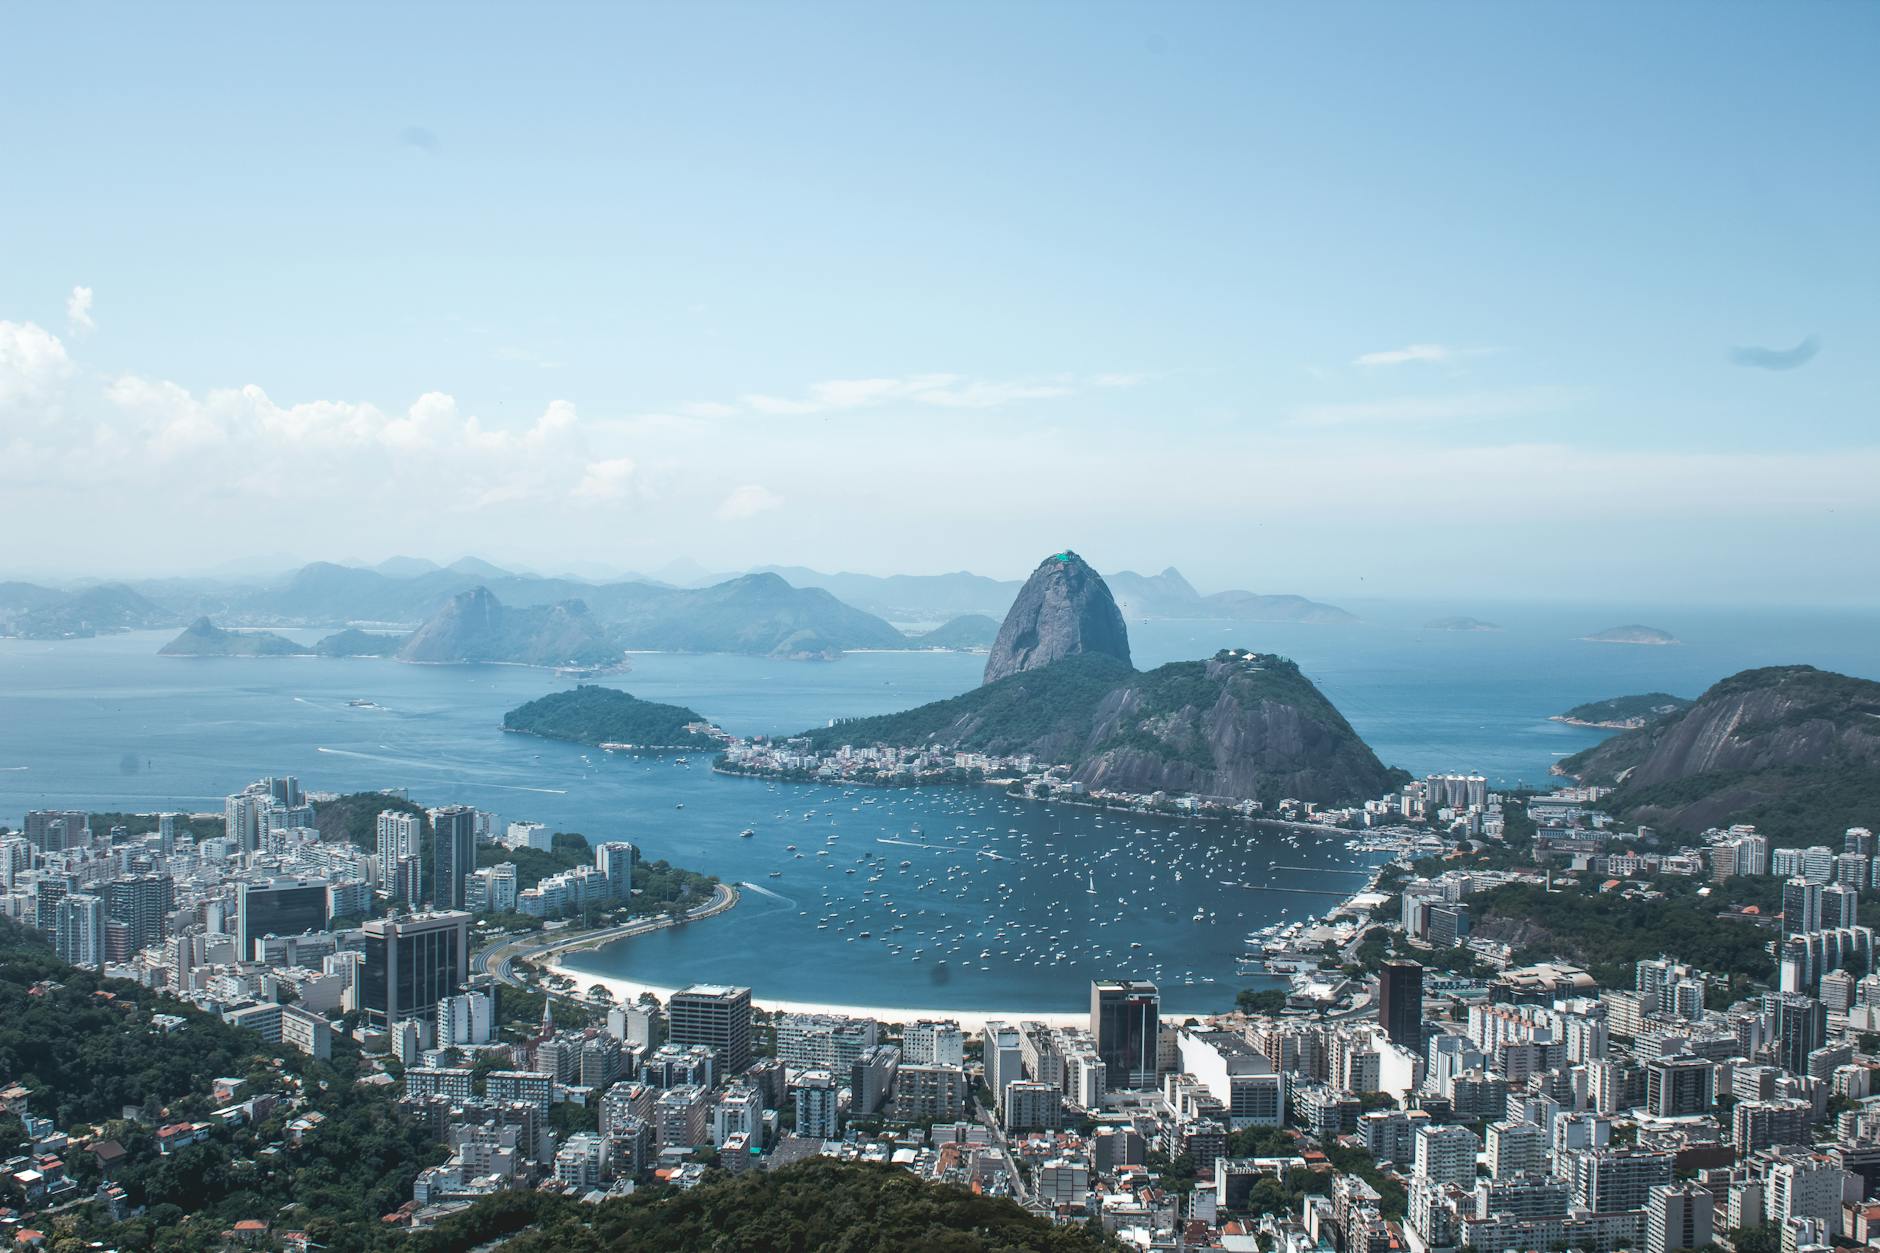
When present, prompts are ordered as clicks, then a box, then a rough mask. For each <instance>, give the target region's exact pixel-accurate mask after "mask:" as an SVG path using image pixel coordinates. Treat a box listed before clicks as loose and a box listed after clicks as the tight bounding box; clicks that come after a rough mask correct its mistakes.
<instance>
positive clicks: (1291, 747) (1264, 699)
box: [807, 649, 1401, 804]
mask: <svg viewBox="0 0 1880 1253" xmlns="http://www.w3.org/2000/svg"><path fill="white" fill-rule="evenodd" d="M807 735H808V738H809V739H810V740H811V742H812V743H813V744H814V745H815V746H817V747H819V748H832V747H835V746H837V745H840V744H893V745H898V746H902V747H919V746H933V747H945V748H952V749H962V750H966V751H971V752H984V753H994V754H999V755H1016V754H1022V753H1030V754H1032V755H1033V756H1035V757H1038V758H1040V759H1042V760H1044V761H1047V762H1052V763H1056V764H1064V765H1069V766H1070V767H1071V768H1072V772H1073V777H1075V778H1077V779H1080V780H1082V781H1083V782H1085V783H1087V784H1089V785H1091V786H1093V787H1102V788H1111V789H1115V790H1119V791H1128V792H1152V791H1158V790H1161V791H1168V792H1191V793H1195V794H1199V795H1208V796H1227V797H1234V798H1240V799H1256V800H1261V801H1265V802H1269V803H1270V802H1272V801H1275V800H1278V799H1280V798H1282V797H1295V798H1298V799H1301V800H1310V801H1317V802H1320V803H1323V804H1345V803H1353V802H1357V801H1362V800H1368V799H1371V798H1373V797H1376V796H1379V795H1382V794H1383V793H1384V792H1386V791H1388V790H1390V788H1391V787H1393V786H1395V785H1396V783H1397V782H1398V781H1399V780H1400V779H1401V775H1400V774H1398V773H1397V772H1393V771H1391V770H1390V769H1388V768H1387V767H1385V766H1384V764H1383V763H1382V762H1380V761H1379V760H1378V759H1377V755H1376V754H1375V753H1373V752H1372V751H1371V749H1370V747H1369V746H1368V745H1366V744H1365V743H1364V741H1363V740H1362V739H1360V738H1359V736H1358V734H1357V732H1355V731H1354V730H1352V728H1351V725H1350V723H1348V722H1346V721H1345V719H1344V716H1343V715H1341V714H1340V713H1339V712H1338V710H1337V709H1336V708H1334V707H1333V706H1332V704H1331V702H1330V701H1328V700H1326V699H1325V697H1324V695H1323V694H1322V693H1320V692H1319V690H1318V689H1317V688H1316V687H1314V686H1313V684H1312V682H1311V680H1309V679H1307V678H1306V677H1305V676H1304V675H1303V674H1301V673H1300V672H1299V667H1298V666H1296V665H1295V664H1294V663H1292V662H1291V661H1288V660H1286V659H1285V658H1283V657H1274V656H1271V655H1267V654H1254V653H1248V652H1241V651H1238V650H1232V649H1228V650H1223V651H1222V652H1220V653H1217V654H1216V655H1215V656H1214V657H1212V658H1210V659H1208V660H1206V661H1183V662H1173V663H1171V664H1169V665H1166V666H1160V667H1158V668H1156V669H1154V670H1151V671H1148V672H1147V673H1138V672H1136V671H1135V670H1133V669H1131V668H1130V667H1129V666H1128V665H1127V664H1125V663H1123V662H1121V661H1118V660H1116V659H1115V658H1113V657H1108V656H1104V655H1102V654H1095V653H1088V654H1083V655H1080V656H1074V657H1067V658H1065V659H1064V660H1063V661H1058V662H1054V663H1052V664H1051V665H1048V666H1044V667H1042V668H1039V669H1036V670H1028V671H1021V672H1019V673H1017V674H1014V675H1010V676H1008V677H1006V678H1003V679H999V680H996V681H994V682H992V683H988V684H986V685H985V686H983V687H980V688H977V689H975V690H973V691H971V692H967V693H965V694H964V695H961V696H956V697H953V698H951V699H949V700H943V701H935V702H933V703H932V704H928V705H922V706H920V707H919V708H916V709H910V710H907V711H905V712H902V713H898V714H886V715H882V716H880V717H874V718H857V719H852V720H850V721H847V722H841V723H838V724H836V725H835V726H833V727H824V728H820V729H818V730H814V731H810V732H808V733H807Z"/></svg>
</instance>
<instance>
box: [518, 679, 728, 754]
mask: <svg viewBox="0 0 1880 1253" xmlns="http://www.w3.org/2000/svg"><path fill="white" fill-rule="evenodd" d="M503 730H505V731H515V732H518V733H520V734H525V735H539V736H542V737H543V738H545V739H551V740H572V741H574V742H575V743H577V744H592V745H594V746H596V747H597V748H609V749H612V748H620V749H659V748H685V749H694V748H696V749H708V750H709V749H715V748H717V747H718V746H719V744H720V743H721V742H722V740H723V738H724V735H723V733H722V732H720V731H719V730H718V728H716V727H714V726H713V725H712V724H711V723H710V722H709V721H707V720H706V718H705V717H704V716H703V715H702V714H699V713H697V712H695V711H693V710H690V709H687V708H686V707H685V706H683V705H662V704H660V703H659V702H657V701H650V700H641V699H640V698H639V697H637V696H630V695H628V694H627V693H626V692H622V691H619V690H618V689H616V688H611V687H594V686H589V685H583V686H581V687H576V688H570V689H569V690H568V691H565V692H552V693H550V694H549V695H547V696H544V697H541V698H540V699H538V700H532V701H530V702H529V703H528V704H526V705H520V706H518V707H516V708H515V709H512V710H510V711H509V712H508V713H506V714H504V715H503Z"/></svg>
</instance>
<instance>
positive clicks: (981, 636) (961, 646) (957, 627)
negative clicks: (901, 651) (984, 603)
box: [908, 613, 999, 652]
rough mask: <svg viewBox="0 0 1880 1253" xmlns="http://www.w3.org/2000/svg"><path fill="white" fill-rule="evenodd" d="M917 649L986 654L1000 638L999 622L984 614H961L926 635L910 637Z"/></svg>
mask: <svg viewBox="0 0 1880 1253" xmlns="http://www.w3.org/2000/svg"><path fill="white" fill-rule="evenodd" d="M908 638H909V639H910V640H911V641H912V643H913V644H914V646H915V647H916V648H934V649H946V650H948V651H950V652H974V651H977V652H984V651H985V650H987V649H989V648H991V647H992V645H993V642H994V641H995V640H997V639H998V638H999V620H998V619H997V618H988V617H987V616H986V615H985V614H983V613H968V614H961V615H960V616H959V617H957V618H954V619H953V620H952V621H950V622H945V623H942V624H941V625H940V626H937V627H935V628H934V629H933V630H931V631H928V632H927V633H925V634H924V635H912V636H909V637H908Z"/></svg>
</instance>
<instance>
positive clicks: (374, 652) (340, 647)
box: [313, 627, 406, 657]
mask: <svg viewBox="0 0 1880 1253" xmlns="http://www.w3.org/2000/svg"><path fill="white" fill-rule="evenodd" d="M405 638H406V637H405V636H403V635H400V634H398V633H397V632H395V631H361V630H359V629H358V628H356V627H347V628H346V629H345V630H344V631H338V632H335V633H334V634H332V635H329V636H327V637H326V638H324V639H322V640H320V641H319V642H318V643H316V644H315V645H314V646H313V651H314V653H315V654H316V655H318V656H321V657H391V656H394V655H396V654H397V652H398V650H399V648H401V647H402V646H403V645H404V642H405Z"/></svg>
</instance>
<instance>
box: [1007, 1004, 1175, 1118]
mask: <svg viewBox="0 0 1880 1253" xmlns="http://www.w3.org/2000/svg"><path fill="white" fill-rule="evenodd" d="M980 1049H981V1053H982V1054H983V1058H984V1061H985V1067H986V1087H987V1088H988V1089H990V1090H991V1092H992V1107H993V1109H995V1110H998V1111H999V1112H1001V1113H1003V1112H1004V1110H1005V1089H1006V1088H1007V1086H1009V1085H1011V1084H1014V1083H1017V1082H1018V1081H1019V1080H1021V1079H1023V1078H1024V1077H1025V1064H1024V1048H1023V1044H1022V1041H1021V1039H1020V1036H1019V1032H1018V1028H1017V1027H1014V1026H1013V1025H1012V1024H1011V1023H1008V1022H989V1023H987V1024H986V1032H985V1036H984V1039H983V1041H982V1043H981V1045H980ZM1151 1082H1153V1080H1151Z"/></svg>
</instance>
